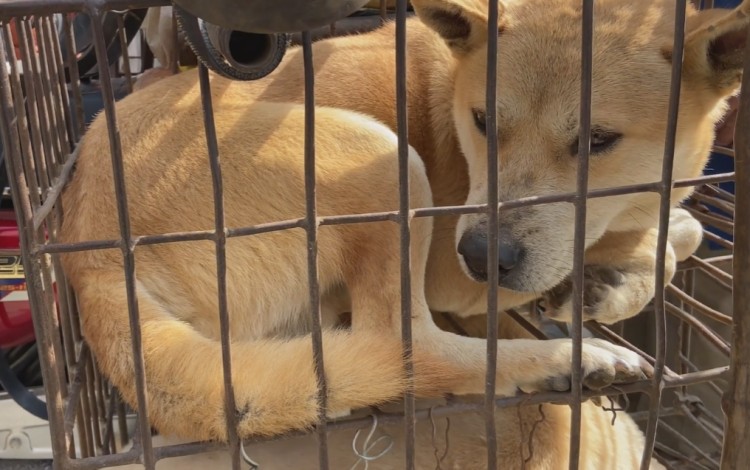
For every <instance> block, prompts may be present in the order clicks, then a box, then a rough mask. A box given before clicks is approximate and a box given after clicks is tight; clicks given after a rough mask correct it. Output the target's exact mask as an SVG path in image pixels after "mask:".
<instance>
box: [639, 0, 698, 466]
mask: <svg viewBox="0 0 750 470" xmlns="http://www.w3.org/2000/svg"><path fill="white" fill-rule="evenodd" d="M686 8H687V0H676V2H675V31H674V43H673V46H672V77H671V82H670V90H669V115H668V116H667V135H666V138H665V143H664V160H663V162H662V172H661V183H660V188H659V195H660V197H661V200H660V205H659V235H658V237H657V242H656V280H655V292H656V295H655V296H654V317H655V322H656V325H655V326H656V329H655V332H654V333H655V336H656V354H655V358H656V363H655V364H654V377H653V382H652V387H651V391H650V394H649V410H648V424H647V426H646V441H645V444H644V446H643V459H642V460H641V470H648V468H649V465H650V463H651V454H652V453H653V452H654V444H655V442H656V430H657V424H658V421H659V405H660V404H661V394H662V391H663V389H664V382H663V380H662V378H663V377H664V367H665V364H664V363H665V360H666V355H667V345H666V329H667V323H666V320H667V319H666V313H665V305H664V300H665V299H664V290H665V289H664V276H665V259H666V253H667V235H668V231H669V211H670V207H671V205H672V198H671V195H672V168H673V166H674V150H675V140H676V135H677V113H678V111H679V109H680V89H681V85H682V58H683V51H684V45H685V15H686Z"/></svg>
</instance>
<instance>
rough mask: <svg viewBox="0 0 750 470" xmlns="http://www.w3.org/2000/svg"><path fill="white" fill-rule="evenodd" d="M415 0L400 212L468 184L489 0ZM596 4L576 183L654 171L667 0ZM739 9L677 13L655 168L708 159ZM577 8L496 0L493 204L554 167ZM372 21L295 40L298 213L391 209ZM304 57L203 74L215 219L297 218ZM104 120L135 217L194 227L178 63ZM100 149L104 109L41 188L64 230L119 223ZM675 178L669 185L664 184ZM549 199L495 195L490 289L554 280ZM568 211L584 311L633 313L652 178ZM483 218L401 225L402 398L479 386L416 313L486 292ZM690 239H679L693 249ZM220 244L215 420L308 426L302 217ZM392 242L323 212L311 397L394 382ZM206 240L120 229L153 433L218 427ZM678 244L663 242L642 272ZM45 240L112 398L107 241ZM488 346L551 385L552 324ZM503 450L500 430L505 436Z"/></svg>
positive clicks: (210, 433) (201, 162)
mask: <svg viewBox="0 0 750 470" xmlns="http://www.w3.org/2000/svg"><path fill="white" fill-rule="evenodd" d="M413 5H414V7H415V9H416V11H417V15H418V18H417V19H413V20H409V22H408V28H407V30H408V36H407V37H408V45H407V46H408V66H407V67H408V76H409V80H410V81H409V86H408V91H409V96H408V99H409V143H410V145H411V147H410V149H409V178H410V204H411V207H429V206H432V205H436V206H444V205H461V204H476V203H482V202H485V201H486V186H485V184H486V172H487V170H486V166H485V165H486V163H485V160H486V147H485V140H484V139H485V133H486V132H487V129H486V121H485V118H484V116H485V110H484V109H483V106H484V102H485V101H484V89H485V83H484V80H485V74H484V70H485V60H486V59H485V58H486V43H487V37H488V34H490V32H489V31H488V30H487V11H486V4H485V3H484V2H481V1H473V0H464V1H459V0H414V1H413ZM596 8H597V21H596V23H595V36H594V37H595V44H594V46H595V49H594V93H593V113H592V118H593V121H592V122H593V123H594V125H595V127H594V128H593V129H592V130H593V133H592V148H591V151H592V154H591V169H590V177H589V184H590V186H591V188H592V189H593V188H601V187H608V186H617V185H623V184H629V183H634V182H643V181H649V180H653V179H655V176H654V175H658V174H659V171H660V167H661V156H662V153H663V148H664V144H663V139H664V134H665V129H666V119H667V98H666V95H667V91H668V89H669V77H670V68H671V60H672V59H673V58H672V55H671V47H672V35H673V29H674V26H673V23H674V11H673V10H674V6H673V5H672V4H671V3H670V2H667V1H666V0H657V1H646V0H639V1H634V2H630V3H628V4H627V5H623V4H621V2H615V1H614V0H602V1H600V2H599V3H597V6H596ZM747 12H748V2H747V1H746V2H744V3H743V5H742V6H740V7H739V8H738V9H737V10H736V11H733V12H730V11H727V10H715V11H705V12H696V11H694V10H693V9H692V8H691V9H690V10H689V12H688V26H687V32H688V33H687V38H686V42H685V54H684V57H685V59H684V73H683V81H682V96H681V109H680V113H679V121H678V122H679V128H678V135H677V147H676V154H675V177H676V178H688V177H694V176H697V175H699V174H700V172H701V170H702V168H703V166H704V164H705V162H706V158H707V156H708V151H709V149H710V145H711V141H712V137H713V125H714V123H715V122H716V121H717V120H718V119H719V118H720V117H721V114H722V111H723V109H724V106H725V104H724V103H725V100H726V98H727V97H728V96H730V95H731V94H732V93H733V92H734V91H735V90H736V88H737V86H738V84H739V77H740V74H741V60H740V58H741V56H742V49H743V45H744V40H743V38H744V37H746V35H747V23H748V19H747V18H748V16H747ZM580 15H581V12H580V8H579V7H578V3H577V2H575V1H573V0H554V1H552V2H541V1H538V0H525V1H523V2H520V1H518V2H508V3H507V4H502V5H501V15H500V23H499V24H500V28H499V30H498V32H497V34H499V35H500V38H499V39H500V41H501V43H502V44H503V47H501V48H499V52H498V83H499V87H498V90H499V91H498V123H499V127H498V132H499V136H500V142H501V148H500V160H501V162H500V163H501V165H500V166H501V169H502V171H501V172H500V180H499V188H500V199H501V200H509V199H513V198H518V197H523V196H528V195H538V194H549V193H557V192H570V191H573V190H574V188H575V168H576V157H575V151H574V150H573V149H574V148H575V147H576V146H575V144H576V138H577V122H576V116H577V109H578V104H577V103H578V99H579V98H578V90H579V89H580V86H579V81H580V77H579V73H580V72H579V70H580V53H579V52H578V51H579V48H580V42H581V41H580ZM491 33H492V34H495V32H491ZM393 38H394V31H393V26H392V25H386V26H385V27H383V28H381V29H379V30H377V31H374V32H372V33H367V34H362V35H359V36H353V37H344V38H336V39H330V40H325V41H321V42H318V43H316V44H315V46H314V68H315V73H316V83H317V85H316V96H315V97H316V101H317V103H318V104H319V105H320V107H319V108H317V109H316V119H317V125H316V154H317V156H318V159H317V165H318V166H317V175H318V215H320V216H327V215H338V214H350V213H365V212H380V211H393V210H396V209H397V208H398V198H397V196H396V194H395V192H394V191H393V188H394V187H396V185H397V184H398V183H397V182H398V174H397V166H396V155H397V144H396V140H395V137H394V135H393V129H395V127H396V116H395V110H394V107H393V103H394V102H395V87H394V80H393V78H394V64H395V52H394V51H395V48H394V39H393ZM370 70H378V71H379V73H372V72H371V71H370ZM302 76H303V74H302V61H301V51H300V50H299V49H292V50H291V51H289V53H288V55H287V57H286V58H285V60H284V61H283V62H282V64H281V65H280V67H279V68H278V69H277V70H276V71H275V72H274V73H273V74H271V75H270V76H269V77H267V78H266V79H264V80H261V81H259V82H252V83H238V82H229V81H227V80H224V79H221V78H220V77H217V76H212V77H211V82H212V87H213V97H214V106H215V109H216V126H217V134H218V139H219V149H220V150H219V151H220V154H221V156H222V164H223V167H224V176H225V180H224V193H225V215H226V222H227V226H228V227H241V226H248V225H254V224H261V223H266V222H272V221H276V220H284V219H296V218H300V217H303V216H304V213H305V211H304V184H303V181H304V178H303V165H302V157H301V156H302V154H303V148H304V145H303V144H304V142H303V137H302V134H303V132H302V129H303V128H304V119H303V113H302V108H301V107H300V106H299V105H298V104H294V103H300V102H301V101H302V99H303V96H304V91H303V81H302ZM117 116H118V119H119V122H120V136H121V142H122V145H123V154H124V169H125V175H126V179H127V193H128V198H129V199H128V202H129V207H130V227H131V230H132V235H133V236H135V237H138V236H144V235H152V234H158V233H168V232H179V231H187V230H205V231H211V230H213V229H214V219H213V207H214V206H213V201H212V200H211V194H212V188H211V178H210V176H209V173H208V165H207V159H206V147H205V136H204V130H203V122H202V119H201V108H200V96H199V86H198V79H197V74H196V73H195V72H185V73H181V74H179V75H176V76H174V77H169V78H166V79H164V80H161V81H159V82H157V83H155V84H152V85H150V86H148V87H146V88H144V89H142V90H140V91H138V92H137V93H134V94H133V95H131V96H129V97H127V98H125V99H123V100H122V101H120V102H119V103H118V105H117ZM380 123H382V124H380ZM108 152H109V141H108V139H107V134H106V122H105V120H104V118H103V117H99V118H98V119H96V120H95V121H94V122H93V123H92V125H91V127H90V129H89V130H88V131H87V134H86V136H85V137H84V139H83V141H82V143H81V150H80V156H79V159H78V163H77V165H76V169H75V173H74V176H73V179H72V181H71V183H70V184H69V185H68V186H67V187H66V189H65V192H64V194H63V207H64V211H65V212H64V220H63V227H62V230H61V233H60V240H61V241H64V242H77V241H86V240H93V239H102V238H117V237H118V236H119V229H118V227H119V225H118V218H117V210H116V204H115V194H114V189H113V180H112V176H111V171H110V170H109V169H108V168H107V165H106V164H105V162H106V161H107V157H106V156H107V155H108ZM689 192H690V190H689V189H675V190H673V191H672V200H673V201H674V202H675V203H676V202H678V201H679V200H681V199H682V198H684V197H686V196H687V195H688V194H689ZM572 214H573V213H572V208H571V207H569V206H567V205H565V204H562V203H561V204H550V205H544V206H534V207H527V208H517V209H512V210H509V211H504V212H502V213H501V224H500V243H501V245H500V246H499V250H500V255H501V256H500V258H501V265H500V266H499V267H498V269H499V270H500V272H499V279H500V281H499V282H500V285H499V286H498V287H499V308H500V309H506V308H510V307H513V306H517V305H521V304H523V303H525V302H527V301H529V300H531V299H534V298H536V297H539V296H540V295H541V294H542V293H543V292H545V291H555V288H556V287H558V286H561V285H563V286H564V285H565V283H566V278H567V277H568V276H569V274H570V270H571V267H572V246H573V237H572V233H573V216H572ZM588 214H589V217H588V220H587V224H586V245H587V252H586V263H587V266H588V270H587V278H586V284H585V293H586V294H587V296H586V300H587V302H586V308H585V311H584V314H585V318H586V319H594V320H598V321H602V322H608V323H609V322H614V321H618V320H620V319H623V318H627V317H629V316H632V315H634V314H636V313H637V312H638V311H639V310H640V309H641V308H642V306H643V305H645V303H646V302H648V300H649V299H650V298H651V296H652V295H653V292H654V284H655V282H654V267H655V253H654V245H655V236H654V233H655V230H654V226H655V223H656V219H657V215H658V198H657V197H656V196H655V195H653V194H639V195H627V196H618V197H613V198H599V199H595V200H592V201H590V202H589V210H588ZM486 224H487V222H486V219H485V218H484V216H482V215H476V214H475V215H462V216H460V217H437V218H436V219H435V221H434V223H433V221H432V220H430V219H429V218H421V217H420V218H414V219H413V220H412V221H411V255H412V258H411V273H410V274H411V279H412V292H411V303H412V309H413V315H412V323H413V338H414V344H413V363H414V371H415V377H414V383H413V387H414V391H415V393H416V394H417V396H420V397H422V396H425V397H429V396H440V395H443V394H445V393H453V394H481V393H483V392H484V383H485V367H486V364H485V356H486V343H485V341H484V340H481V339H480V338H469V337H463V336H459V335H455V334H452V333H450V332H446V331H443V330H441V329H440V328H438V327H437V326H436V325H435V323H434V320H433V318H432V315H431V313H430V312H431V310H432V311H438V312H451V313H453V314H454V315H456V316H457V317H458V318H470V317H472V316H474V315H481V314H483V313H484V312H485V311H486V305H487V300H486V299H487V285H486V282H483V281H486V277H487V273H486V268H485V269H484V271H485V272H483V269H482V266H486V264H487V263H486V261H487V260H486V254H484V255H483V254H482V253H483V249H482V243H483V238H482V231H483V230H484V227H486ZM686 233H688V232H686ZM688 238H691V237H690V236H689V233H688ZM696 238H697V240H696ZM698 241H699V236H698V237H692V239H691V240H688V242H692V243H693V246H697V243H698ZM226 243H227V245H226V253H227V283H228V284H227V295H228V299H227V300H228V305H229V313H230V324H231V338H232V368H233V371H234V374H233V377H234V391H235V398H236V404H237V406H236V409H235V410H230V412H232V413H234V414H235V416H236V418H237V423H238V424H237V430H238V432H239V434H240V436H242V437H247V436H250V435H261V436H262V435H265V436H268V435H275V434H278V433H282V432H285V431H287V430H289V429H295V428H304V427H307V426H310V425H312V424H314V423H315V422H316V420H317V418H318V402H317V379H316V376H315V372H314V368H313V360H312V349H311V346H310V339H309V335H308V336H300V335H299V334H301V333H304V332H305V331H307V330H308V329H309V323H308V322H309V320H308V317H309V315H308V313H307V310H309V305H308V297H307V295H308V289H307V281H306V273H307V266H306V262H307V261H306V259H307V258H306V249H305V235H304V232H303V231H301V230H299V229H297V230H288V231H284V232H272V233H265V234H262V235H257V236H252V237H230V238H229V239H228V240H227V242H226ZM688 245H690V243H688ZM398 246H399V235H398V230H397V227H396V226H395V225H394V224H392V223H389V222H379V223H372V224H358V225H353V226H323V227H321V228H320V231H319V252H320V255H319V263H320V264H319V266H318V272H319V276H320V288H321V292H322V294H323V307H324V308H323V313H324V315H323V320H324V324H325V326H329V325H331V324H332V323H333V322H334V321H335V317H336V314H337V313H340V311H341V310H350V311H351V312H352V325H351V330H350V331H335V330H331V329H329V328H326V329H325V330H324V333H323V345H324V348H323V350H324V360H325V371H326V379H327V384H328V396H327V398H328V408H327V410H326V411H327V412H328V414H329V415H336V414H340V413H345V412H347V411H348V410H350V409H354V408H359V407H363V406H368V405H373V404H377V403H382V402H387V401H390V400H394V399H397V398H398V397H400V396H401V395H402V394H403V392H404V390H405V387H406V386H407V381H406V380H405V377H404V372H403V369H402V362H401V360H402V347H401V343H400V341H399V339H400V290H399V286H400V283H399V267H400V262H399V259H398V254H397V253H398V249H397V248H398ZM484 246H486V239H485V240H484ZM213 253H214V244H213V242H212V241H206V240H204V241H194V242H190V243H185V242H183V243H170V244H165V245H143V246H137V247H136V248H135V251H134V258H135V260H136V266H137V268H136V278H137V281H136V284H137V286H136V287H137V289H136V291H137V301H138V304H139V309H140V322H141V323H140V324H141V330H142V335H143V337H142V340H143V357H144V361H145V371H146V379H147V389H146V392H147V396H148V400H149V419H150V421H151V423H152V424H153V425H154V427H156V428H157V429H159V430H160V431H161V432H163V433H171V434H176V435H181V436H185V437H189V438H193V439H217V440H224V439H226V437H227V436H226V417H225V410H224V403H223V396H224V395H223V386H222V373H221V351H220V347H219V342H218V337H219V322H218V315H217V311H218V295H217V287H216V265H215V260H214V256H213ZM675 259H676V253H675V250H674V247H672V246H671V245H670V248H669V250H668V256H667V276H666V278H667V279H665V281H668V280H669V279H671V277H672V275H673V273H674V265H675ZM61 261H62V263H63V268H64V271H65V273H66V275H67V277H68V279H69V280H70V282H71V285H72V287H73V288H74V290H75V292H76V297H77V301H78V305H79V309H80V314H81V320H82V325H83V331H84V334H85V336H86V338H87V341H88V342H89V344H90V346H91V349H92V352H93V354H94V357H95V358H96V360H97V364H98V365H99V367H100V368H101V369H102V371H103V372H104V373H105V374H106V376H107V377H108V378H109V379H110V380H111V381H112V382H113V383H114V384H115V385H116V386H117V387H118V388H119V389H120V391H121V392H122V394H123V396H124V398H125V399H126V401H128V402H129V403H131V404H134V403H135V396H136V395H135V383H134V377H133V367H134V366H133V360H132V353H131V339H130V330H129V320H128V315H127V307H126V306H127V297H126V290H125V279H124V274H123V261H122V254H121V253H120V252H119V251H118V250H98V251H91V252H81V253H69V254H64V255H61ZM483 263H484V264H483ZM342 292H343V294H342ZM342 298H344V299H345V301H343V302H342V301H341V299H342ZM549 303H550V304H554V305H555V306H554V308H550V309H548V315H550V316H552V317H554V318H556V319H560V320H567V319H569V318H570V312H571V307H570V293H569V289H567V293H566V289H562V290H559V289H558V290H556V291H555V302H549ZM497 347H498V364H499V367H498V370H497V375H496V385H497V386H496V393H497V395H498V396H509V395H514V394H515V393H516V391H517V390H518V389H521V390H524V391H538V390H548V389H557V388H566V387H567V386H569V385H568V382H569V380H568V377H569V376H570V371H571V356H572V344H571V342H570V341H569V340H565V339H559V340H549V341H536V340H532V339H528V338H518V339H512V340H500V341H498V344H497ZM582 363H583V370H584V374H583V375H584V385H585V386H587V387H589V388H601V387H605V386H607V385H610V384H612V383H619V382H627V381H631V380H635V379H638V378H642V377H643V374H644V369H646V370H647V369H648V367H647V365H645V364H644V363H643V361H642V359H641V358H640V357H639V356H637V355H636V354H634V353H633V352H631V351H628V350H626V349H624V348H620V347H618V346H615V345H613V344H610V343H608V342H606V341H602V340H597V339H586V340H584V345H583V358H582ZM550 406H551V405H550ZM530 419H533V418H530ZM584 434H585V433H584ZM550 439H551V438H550ZM565 440H566V439H565V438H561V437H558V438H555V439H553V440H552V441H549V440H547V441H545V444H544V445H545V450H548V449H547V448H549V449H552V448H553V447H555V446H561V447H560V448H561V449H563V450H560V452H566V451H565V450H564V447H565V446H564V441H565ZM505 445H506V444H505V443H502V445H501V446H500V450H499V452H500V455H501V456H504V457H502V458H503V459H505V458H508V459H517V454H516V453H515V452H511V454H512V455H513V457H508V455H507V454H503V453H502V452H503V449H507V447H504V446H505ZM508 445H510V446H513V445H516V446H517V445H518V438H515V439H514V438H511V441H510V442H509V444H508ZM634 446H635V447H637V443H636V444H634ZM554 455H558V456H559V454H557V453H554ZM517 464H518V463H517V460H516V465H517ZM540 465H541V464H540ZM467 468H471V467H467ZM538 468H545V467H544V466H540V467H538ZM593 468H596V467H593ZM598 468H601V467H598Z"/></svg>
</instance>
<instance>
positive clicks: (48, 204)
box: [32, 146, 81, 230]
mask: <svg viewBox="0 0 750 470" xmlns="http://www.w3.org/2000/svg"><path fill="white" fill-rule="evenodd" d="M80 153H81V147H80V146H76V148H75V149H74V150H73V152H71V153H70V155H68V157H67V158H66V159H65V164H64V165H63V166H62V170H61V171H60V174H59V175H58V176H57V177H56V178H55V181H54V182H53V183H52V186H50V188H49V191H48V192H47V194H46V195H45V199H44V204H42V205H41V207H39V209H37V210H36V211H35V212H34V218H33V219H32V220H33V223H34V230H39V228H41V226H42V224H43V223H44V220H45V219H46V218H47V216H48V215H49V214H50V213H51V212H52V209H53V208H54V207H55V203H56V202H57V199H58V197H60V194H61V193H62V190H63V188H64V187H65V185H66V184H67V183H68V181H69V180H70V173H71V171H72V170H73V167H74V166H75V164H76V161H77V160H78V155H79V154H80Z"/></svg>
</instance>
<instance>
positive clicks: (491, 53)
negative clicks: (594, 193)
mask: <svg viewBox="0 0 750 470" xmlns="http://www.w3.org/2000/svg"><path fill="white" fill-rule="evenodd" d="M487 13H488V15H487V16H488V18H487V31H488V35H487V76H486V80H487V83H486V89H485V93H486V95H485V107H486V110H485V119H486V129H487V219H488V220H487V229H488V234H487V372H486V378H485V382H486V383H485V390H484V419H485V435H486V438H487V469H488V470H495V469H497V429H495V381H496V375H497V301H498V299H497V297H498V278H499V276H500V273H499V271H498V269H499V268H498V266H499V247H498V238H499V233H498V232H499V230H500V228H499V226H498V224H499V220H498V219H499V204H498V203H499V199H500V196H499V188H498V184H499V183H498V180H499V162H498V160H499V156H500V155H499V153H498V142H497V141H498V138H497V42H498V33H497V29H498V15H499V12H498V2H494V1H492V2H489V10H488V12H487Z"/></svg>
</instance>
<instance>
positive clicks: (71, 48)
mask: <svg viewBox="0 0 750 470" xmlns="http://www.w3.org/2000/svg"><path fill="white" fill-rule="evenodd" d="M63 28H64V29H65V50H66V52H67V54H66V58H67V59H68V63H67V68H68V78H69V83H70V87H71V91H72V92H73V101H74V102H75V107H74V108H73V118H74V119H75V124H74V129H75V140H76V142H77V141H78V139H80V138H81V135H82V134H83V130H84V115H83V97H82V96H81V81H80V77H79V76H78V62H77V61H76V52H75V51H76V42H75V35H74V34H73V22H72V21H71V20H70V17H69V16H68V15H64V17H63Z"/></svg>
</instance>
